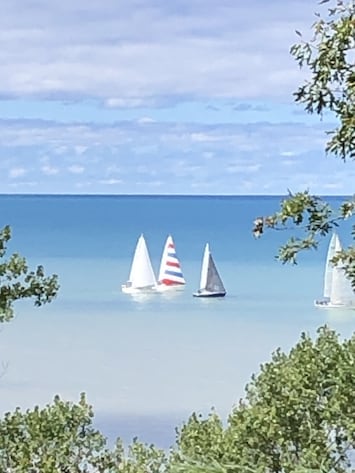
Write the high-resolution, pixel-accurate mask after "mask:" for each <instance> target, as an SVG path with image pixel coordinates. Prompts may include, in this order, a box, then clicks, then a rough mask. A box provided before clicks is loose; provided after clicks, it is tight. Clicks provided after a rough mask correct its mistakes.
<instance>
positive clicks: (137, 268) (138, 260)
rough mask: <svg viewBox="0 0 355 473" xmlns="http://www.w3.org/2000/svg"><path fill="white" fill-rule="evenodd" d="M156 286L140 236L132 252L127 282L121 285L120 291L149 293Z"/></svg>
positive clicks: (146, 250)
mask: <svg viewBox="0 0 355 473" xmlns="http://www.w3.org/2000/svg"><path fill="white" fill-rule="evenodd" d="M156 284H157V283H156V279H155V275H154V271H153V268H152V263H151V261H150V256H149V253H148V248H147V244H146V242H145V239H144V236H143V235H141V236H140V237H139V239H138V242H137V246H136V249H135V252H134V256H133V261H132V266H131V271H130V273H129V278H128V281H127V282H126V284H123V285H122V291H123V292H125V293H128V294H132V293H140V292H151V291H154V290H155V288H156Z"/></svg>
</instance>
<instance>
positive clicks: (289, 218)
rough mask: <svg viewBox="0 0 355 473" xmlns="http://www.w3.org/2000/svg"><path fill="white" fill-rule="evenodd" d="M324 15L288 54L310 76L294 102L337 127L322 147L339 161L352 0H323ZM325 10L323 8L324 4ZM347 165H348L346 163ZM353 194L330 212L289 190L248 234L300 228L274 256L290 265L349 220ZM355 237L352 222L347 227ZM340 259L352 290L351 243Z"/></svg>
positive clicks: (354, 45) (354, 258)
mask: <svg viewBox="0 0 355 473" xmlns="http://www.w3.org/2000/svg"><path fill="white" fill-rule="evenodd" d="M319 3H320V4H324V5H325V6H326V7H328V4H331V5H332V6H331V7H329V8H327V10H326V13H325V14H323V15H321V14H320V13H317V14H316V17H317V20H316V21H315V22H314V24H313V26H312V28H313V37H312V38H311V40H310V41H305V40H304V39H303V36H302V33H300V32H298V31H297V32H296V33H297V34H298V36H299V37H300V42H299V43H297V44H295V45H293V46H292V47H291V54H292V55H293V57H294V58H295V59H296V61H297V62H298V64H299V66H300V67H301V68H302V67H305V68H307V69H308V71H309V72H310V78H309V79H308V80H307V81H306V82H305V83H304V84H303V85H301V86H300V87H299V88H298V90H297V91H296V92H295V94H294V97H295V101H296V103H300V104H302V105H303V106H304V108H305V110H306V111H307V112H309V113H312V114H313V113H315V114H318V115H320V116H322V115H323V114H324V113H325V112H328V113H330V114H332V115H333V117H334V118H335V119H337V121H338V123H339V125H338V126H336V127H335V129H334V130H330V131H328V135H329V136H330V139H329V141H328V143H327V144H326V148H325V151H326V152H327V153H331V154H334V155H335V156H338V157H340V158H341V159H342V160H344V161H345V160H347V159H348V158H350V159H354V158H355V62H354V52H355V4H354V1H353V0H350V1H344V0H332V1H331V0H322V1H321V2H319ZM323 8H324V7H323ZM351 164H352V163H351ZM354 214H355V198H353V199H352V200H349V201H345V202H344V203H343V204H342V205H341V207H340V209H338V210H337V211H334V210H332V209H331V208H330V206H329V204H327V203H326V202H325V201H323V200H322V199H320V198H319V197H317V196H314V195H310V194H309V192H308V191H306V192H299V193H297V194H292V193H290V194H289V197H288V198H287V199H285V200H284V201H283V202H282V203H281V209H280V211H279V212H276V213H275V214H274V215H271V216H267V217H258V218H257V219H256V220H255V222H254V229H253V233H254V235H255V236H256V237H259V236H260V235H262V233H263V232H264V230H265V229H267V228H272V229H277V230H280V229H281V228H282V229H286V228H289V226H290V224H291V228H292V226H296V227H300V228H302V229H303V230H304V236H303V237H302V238H301V237H298V238H296V237H292V238H290V239H289V240H288V241H287V242H286V244H285V245H284V246H282V247H281V248H280V250H279V254H278V258H279V259H280V260H281V261H282V262H283V263H286V262H291V263H295V262H296V259H297V255H298V253H299V252H300V251H302V250H308V249H314V248H317V246H318V243H319V237H324V236H325V235H326V234H328V233H329V232H330V231H331V230H333V229H334V228H335V227H336V226H337V225H339V223H340V222H341V221H342V220H345V219H349V218H352V219H353V218H354ZM352 229H353V230H352V237H353V239H354V240H355V225H353V227H352ZM333 262H334V264H335V263H339V262H341V263H342V265H343V267H344V271H345V274H346V276H347V277H348V278H349V279H350V281H351V284H352V287H353V289H354V291H355V246H354V245H351V246H349V247H348V248H347V249H345V250H343V251H342V252H341V253H340V254H338V255H337V256H336V257H335V258H334V261H333Z"/></svg>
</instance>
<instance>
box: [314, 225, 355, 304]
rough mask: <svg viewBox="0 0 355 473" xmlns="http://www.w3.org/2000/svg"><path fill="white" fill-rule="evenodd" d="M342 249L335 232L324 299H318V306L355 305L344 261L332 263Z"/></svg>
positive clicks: (326, 275) (329, 250) (327, 270)
mask: <svg viewBox="0 0 355 473" xmlns="http://www.w3.org/2000/svg"><path fill="white" fill-rule="evenodd" d="M341 250H342V246H341V243H340V240H339V237H338V235H337V234H335V233H334V234H333V236H332V238H331V241H330V244H329V249H328V254H327V260H326V267H325V274H324V299H323V300H321V301H316V302H315V305H316V306H317V307H330V308H332V307H333V308H336V307H344V308H352V307H355V294H354V292H353V289H352V287H351V283H350V281H349V279H348V278H347V277H346V276H345V273H344V268H343V266H342V263H341V262H339V263H338V264H336V265H335V266H334V265H333V264H332V263H331V260H332V258H333V257H334V256H335V255H336V254H337V253H338V252H339V251H341Z"/></svg>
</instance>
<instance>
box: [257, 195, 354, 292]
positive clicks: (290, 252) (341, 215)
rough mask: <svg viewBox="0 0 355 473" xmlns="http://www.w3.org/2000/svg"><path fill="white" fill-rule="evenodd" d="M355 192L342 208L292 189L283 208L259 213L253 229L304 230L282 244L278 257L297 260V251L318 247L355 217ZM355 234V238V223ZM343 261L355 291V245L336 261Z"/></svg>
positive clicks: (292, 260)
mask: <svg viewBox="0 0 355 473" xmlns="http://www.w3.org/2000/svg"><path fill="white" fill-rule="evenodd" d="M354 216H355V196H354V197H353V198H352V199H349V200H346V201H344V202H343V203H342V204H341V205H340V207H339V209H332V208H331V207H330V205H329V204H328V203H327V202H325V201H324V200H322V199H321V198H320V197H317V196H314V195H310V194H309V192H308V191H306V192H298V193H296V194H292V193H291V192H290V193H289V197H288V198H287V199H285V200H283V201H282V202H281V205H280V210H279V211H278V212H275V213H274V214H273V215H269V216H267V217H258V218H257V219H256V220H255V221H254V228H253V233H254V236H255V237H256V238H259V237H260V236H261V235H262V234H263V233H264V231H265V230H266V229H270V228H271V229H274V230H290V229H296V228H297V229H300V230H302V232H303V233H302V236H300V237H294V236H293V237H291V238H290V239H289V240H288V241H287V242H286V244H285V245H283V246H281V247H280V248H279V253H278V256H277V257H278V259H279V260H280V261H281V262H282V263H288V262H291V263H293V264H296V262H297V255H298V253H299V252H300V251H302V250H309V249H316V248H317V247H318V244H319V241H320V238H321V237H324V236H325V235H327V234H328V233H329V232H331V231H332V230H335V229H336V228H337V227H338V226H339V224H340V222H342V221H344V220H347V219H354ZM352 237H353V239H354V240H355V224H354V225H353V230H352ZM339 261H340V262H341V264H342V267H343V268H344V271H345V274H346V275H347V277H348V278H349V279H350V281H351V284H352V287H353V288H354V291H355V246H354V245H350V246H349V247H348V248H346V249H344V250H343V251H341V252H339V253H338V254H337V255H336V256H335V257H334V258H333V263H334V264H337V263H338V262H339Z"/></svg>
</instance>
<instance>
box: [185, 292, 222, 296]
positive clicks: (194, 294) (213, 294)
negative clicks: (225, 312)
mask: <svg viewBox="0 0 355 473" xmlns="http://www.w3.org/2000/svg"><path fill="white" fill-rule="evenodd" d="M225 295H226V292H209V293H208V292H194V293H193V296H194V297H224V296H225Z"/></svg>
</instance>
